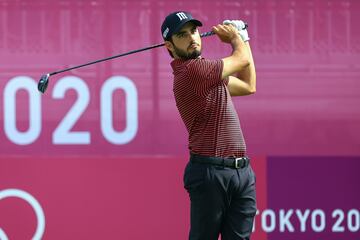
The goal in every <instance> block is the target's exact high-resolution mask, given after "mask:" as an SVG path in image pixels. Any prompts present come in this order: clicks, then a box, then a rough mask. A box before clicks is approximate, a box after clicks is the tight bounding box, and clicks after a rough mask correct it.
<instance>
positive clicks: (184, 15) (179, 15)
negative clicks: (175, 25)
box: [176, 12, 188, 21]
mask: <svg viewBox="0 0 360 240" xmlns="http://www.w3.org/2000/svg"><path fill="white" fill-rule="evenodd" d="M176 16H178V18H179V19H180V21H182V20H184V19H187V18H188V17H187V16H186V14H185V13H183V12H178V13H177V14H176Z"/></svg>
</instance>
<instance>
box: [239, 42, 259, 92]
mask: <svg viewBox="0 0 360 240" xmlns="http://www.w3.org/2000/svg"><path fill="white" fill-rule="evenodd" d="M245 44H246V46H247V47H248V54H249V56H248V59H249V65H247V67H245V68H243V70H241V71H240V72H237V77H238V78H239V79H241V80H242V81H244V82H245V83H247V84H248V85H249V87H250V89H252V91H253V92H255V91H256V70H255V63H254V59H253V56H252V52H251V48H250V43H249V41H248V42H246V43H245Z"/></svg>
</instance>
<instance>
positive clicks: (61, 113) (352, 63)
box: [0, 0, 360, 239]
mask: <svg viewBox="0 0 360 240" xmlns="http://www.w3.org/2000/svg"><path fill="white" fill-rule="evenodd" d="M178 9H182V10H187V11H191V12H192V13H193V15H194V16H195V17H197V18H199V19H200V20H202V21H203V23H204V26H203V28H202V31H204V32H205V31H209V30H210V29H211V26H212V25H215V24H218V23H220V22H222V21H223V20H224V19H239V18H240V19H244V20H246V21H247V22H248V24H249V33H250V37H251V46H252V50H253V54H254V58H255V61H256V67H257V79H258V85H257V93H256V94H255V95H253V96H250V97H240V98H236V99H234V102H235V106H236V108H237V110H238V113H239V116H240V120H241V124H242V126H243V132H244V134H245V138H246V141H247V145H248V149H249V155H250V156H252V158H253V162H254V165H255V169H256V171H257V175H258V189H259V190H258V192H259V209H260V210H264V209H266V208H268V207H271V204H272V203H276V202H281V201H279V199H280V197H279V196H274V197H271V200H270V196H268V193H269V192H271V191H272V190H273V191H275V190H274V189H275V188H276V186H275V185H271V181H270V179H268V178H267V175H268V174H270V175H271V174H275V173H278V172H277V171H280V170H276V169H273V170H271V169H269V168H267V167H266V166H267V165H271V164H272V162H271V161H275V160H271V159H273V158H269V157H268V156H275V159H276V156H285V157H286V156H305V157H315V158H314V159H315V160H313V161H317V160H316V159H317V158H316V157H321V156H344V157H355V159H356V160H354V158H349V159H350V160H349V159H348V158H346V159H347V160H346V159H345V160H343V161H342V163H343V164H346V163H350V162H351V163H352V164H353V161H356V163H354V164H355V165H354V166H358V165H356V164H357V163H358V162H359V161H360V160H359V159H358V157H359V156H360V140H359V135H360V110H359V109H360V108H359V105H360V94H359V89H360V82H359V81H358V79H359V77H360V65H359V63H358V62H359V53H360V31H359V28H358V27H357V23H358V22H359V20H360V13H359V12H360V3H359V2H358V1H356V0H347V1H335V0H330V1H322V0H306V1H285V0H277V1H275V0H272V1H262V0H257V1H249V0H247V1H241V2H240V1H220V0H216V1H211V3H210V2H209V1H205V0H201V1H200V0H199V1H196V2H194V1H188V0H186V1H112V0H109V1H105V0H104V1H101V0H96V1H85V0H84V1H68V0H64V1H45V0H37V1H35V0H34V1H25V0H20V1H10V0H2V1H0V94H1V98H0V123H1V126H2V128H1V131H0V143H1V145H0V239H2V238H4V239H5V237H4V233H5V234H6V235H7V237H8V238H9V239H29V238H30V237H31V236H32V235H33V234H34V232H35V229H36V228H37V227H38V226H39V221H38V220H36V217H35V215H34V210H31V209H32V208H31V207H29V205H28V204H27V203H26V201H24V200H21V199H22V197H24V196H25V195H21V196H22V197H17V198H16V197H14V196H12V197H10V196H8V195H7V194H10V195H11V194H12V195H14V194H17V193H18V192H15V193H14V192H7V191H6V190H7V189H19V190H23V191H25V192H27V193H29V194H31V195H32V196H34V198H35V199H36V200H37V201H38V202H39V203H40V206H41V207H42V209H43V212H44V216H45V226H44V235H43V236H44V238H45V239H98V238H102V239H145V238H150V239H155V238H156V239H169V238H170V236H171V239H185V236H186V235H187V229H188V228H187V227H188V200H187V196H186V193H185V191H184V190H183V189H182V179H181V178H182V171H183V167H184V165H185V164H186V161H187V146H186V140H187V135H186V130H185V128H184V126H183V123H182V122H181V120H180V117H179V114H178V113H177V109H176V106H175V102H174V99H173V96H172V72H171V68H170V66H169V63H170V61H171V58H170V57H169V56H168V53H167V51H166V50H165V49H163V48H161V49H154V50H150V51H146V52H143V53H137V54H134V55H131V56H127V57H124V58H119V59H115V60H111V61H108V62H105V63H100V64H96V65H92V66H88V67H85V68H82V69H78V70H74V71H71V72H68V73H64V74H59V75H56V76H54V77H52V78H51V81H50V85H49V88H48V90H47V92H46V93H45V94H44V95H41V94H40V93H38V92H37V89H36V84H37V81H38V79H39V77H40V76H41V75H42V74H44V73H47V72H52V71H55V70H59V69H62V68H66V67H70V66H74V65H78V64H82V63H85V62H88V61H92V60H96V59H99V58H103V57H108V56H112V55H115V54H119V53H122V52H126V51H130V50H134V49H138V48H142V47H146V46H150V45H152V44H157V43H161V41H162V39H161V34H160V25H161V22H162V20H163V18H164V17H165V16H166V14H168V13H169V12H171V11H175V10H178ZM203 46H204V49H203V56H204V57H209V58H219V57H223V56H226V55H227V54H229V53H230V48H229V46H225V45H224V44H222V43H220V42H219V40H218V39H217V38H216V37H214V36H213V37H208V38H206V39H203ZM288 161H290V162H291V161H295V160H293V158H289V160H288ZM286 171H289V172H290V173H292V172H294V173H295V172H297V169H296V168H291V164H290V166H289V169H287V170H286ZM280 174H281V173H280ZM308 174H313V175H317V174H319V173H318V172H317V171H315V170H314V171H313V172H309V173H308ZM343 174H345V175H344V176H343V177H344V178H345V179H347V181H346V183H347V184H350V185H351V186H352V184H354V183H355V182H359V180H360V179H359V177H358V176H357V173H356V172H355V170H353V171H352V172H348V173H343ZM275 176H279V178H280V175H279V174H275ZM321 177H322V178H324V179H327V178H330V177H331V176H329V175H327V174H326V172H324V173H321ZM274 184H275V183H274ZM343 191H344V194H350V197H352V198H353V199H358V198H359V193H357V191H355V192H351V193H349V192H348V191H347V190H343ZM20 194H25V193H20ZM318 194H319V193H318ZM318 197H319V198H321V195H320V194H319V196H318ZM324 201H326V200H324ZM331 204H333V205H331V206H330V207H329V208H330V209H331V210H329V212H327V214H328V215H327V216H331V215H332V213H333V212H332V210H333V209H336V208H340V207H343V209H346V210H344V214H345V215H346V214H347V215H350V219H354V220H351V221H347V224H348V225H346V226H350V228H349V227H347V228H345V230H344V231H345V232H346V230H347V232H351V233H353V232H352V231H350V230H353V229H355V231H354V232H355V233H358V228H357V222H356V221H357V219H358V215H357V214H358V209H359V204H353V203H346V205H338V203H336V202H331ZM275 205H276V204H275ZM297 206H298V205H297V203H294V205H293V206H292V207H293V208H294V209H295V208H296V207H297ZM307 207H308V208H316V207H319V206H315V205H310V206H307ZM320 207H321V206H320ZM304 208H306V206H305V207H304ZM351 209H356V211H355V213H353V212H351ZM359 219H360V217H359ZM265 220H266V218H265ZM359 221H360V220H359ZM349 222H350V223H349ZM261 223H262V222H261V219H260V220H259V222H258V224H260V225H259V226H258V227H257V228H256V229H257V230H255V237H256V239H266V238H267V237H269V238H271V233H270V232H267V233H268V234H266V231H264V226H262V225H261ZM344 224H345V222H344ZM349 224H350V225H349ZM265 225H266V224H265ZM277 226H278V225H277ZM265 227H266V226H265ZM352 227H353V228H352ZM329 228H331V227H329ZM1 229H2V231H1ZM265 230H266V228H265ZM174 235H175V237H174ZM266 235H268V236H266ZM149 236H151V237H149ZM152 236H154V237H152ZM155 236H156V237H155ZM301 236H302V235H299V236H298V235H297V237H301ZM354 236H355V235H354ZM331 237H333V236H332V235H331ZM331 237H329V238H328V239H332V238H331ZM334 237H339V235H334ZM351 237H353V235H351V236H347V239H351Z"/></svg>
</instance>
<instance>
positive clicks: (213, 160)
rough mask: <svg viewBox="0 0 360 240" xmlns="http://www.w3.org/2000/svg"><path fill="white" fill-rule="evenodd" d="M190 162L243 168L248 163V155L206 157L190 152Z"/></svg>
mask: <svg viewBox="0 0 360 240" xmlns="http://www.w3.org/2000/svg"><path fill="white" fill-rule="evenodd" d="M190 162H196V163H205V164H212V165H218V166H223V167H230V168H244V167H247V166H248V165H249V163H250V158H249V157H240V158H237V157H225V158H222V157H208V156H202V155H198V154H194V153H191V154H190Z"/></svg>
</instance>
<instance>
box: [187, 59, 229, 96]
mask: <svg viewBox="0 0 360 240" xmlns="http://www.w3.org/2000/svg"><path fill="white" fill-rule="evenodd" d="M223 65H224V63H223V61H222V60H221V59H218V60H208V59H194V60H193V61H191V62H190V63H189V64H188V65H187V70H188V71H187V74H188V77H189V79H191V85H192V87H193V88H194V91H195V92H197V93H198V94H202V93H205V92H207V90H208V89H210V88H212V87H214V86H216V85H219V84H225V85H227V84H228V78H226V79H224V80H222V79H221V74H222V70H223Z"/></svg>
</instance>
